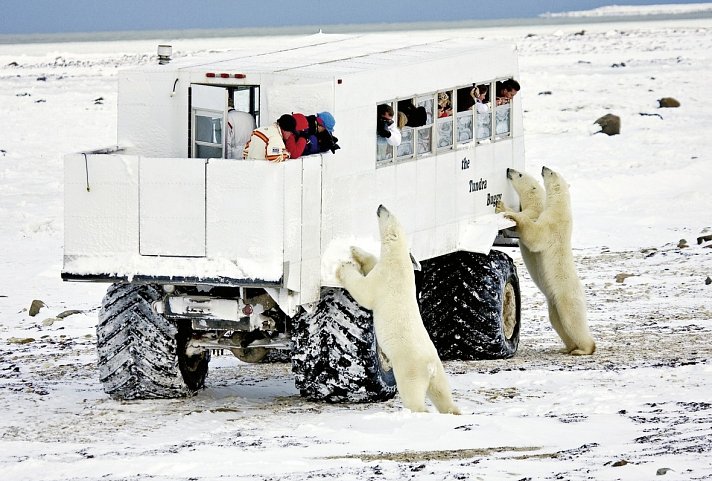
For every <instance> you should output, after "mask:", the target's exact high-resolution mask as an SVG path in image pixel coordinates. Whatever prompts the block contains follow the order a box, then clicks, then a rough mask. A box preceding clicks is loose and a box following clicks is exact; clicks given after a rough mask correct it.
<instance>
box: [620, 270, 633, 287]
mask: <svg viewBox="0 0 712 481" xmlns="http://www.w3.org/2000/svg"><path fill="white" fill-rule="evenodd" d="M634 276H635V274H628V273H626V272H621V273H620V274H616V282H617V283H618V284H623V282H624V281H625V280H626V279H627V278H629V277H634Z"/></svg>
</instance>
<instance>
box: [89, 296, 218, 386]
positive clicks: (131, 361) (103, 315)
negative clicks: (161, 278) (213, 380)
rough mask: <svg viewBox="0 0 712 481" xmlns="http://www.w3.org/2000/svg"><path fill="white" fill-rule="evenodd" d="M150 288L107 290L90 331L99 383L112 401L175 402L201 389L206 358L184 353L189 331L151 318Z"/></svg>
mask: <svg viewBox="0 0 712 481" xmlns="http://www.w3.org/2000/svg"><path fill="white" fill-rule="evenodd" d="M160 298H161V293H160V292H159V291H158V290H157V289H156V288H155V287H154V286H150V285H138V284H113V285H112V286H111V287H109V289H108V291H107V293H106V296H104V299H103V301H102V306H101V310H100V311H99V323H98V324H97V326H96V334H97V352H98V355H99V379H100V381H101V382H102V384H103V385H104V391H106V393H107V394H109V395H110V396H111V397H113V398H115V399H147V398H175V397H184V396H189V395H192V394H194V393H195V392H196V391H198V390H199V389H201V388H202V387H203V386H204V385H205V377H206V375H207V373H208V362H209V360H210V354H209V352H203V353H201V354H197V355H194V356H190V357H189V356H188V355H187V354H186V353H185V347H186V345H187V343H188V341H189V340H190V336H191V333H192V331H191V329H190V327H189V326H188V325H187V324H186V325H183V324H181V325H180V326H178V325H176V324H175V323H173V322H171V321H169V320H167V319H166V318H164V317H163V316H161V315H160V314H157V313H156V312H155V311H154V310H153V308H152V304H153V302H154V301H157V300H158V299H160Z"/></svg>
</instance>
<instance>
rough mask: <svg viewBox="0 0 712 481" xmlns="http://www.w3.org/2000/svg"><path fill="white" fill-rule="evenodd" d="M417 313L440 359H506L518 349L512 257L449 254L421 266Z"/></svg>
mask: <svg viewBox="0 0 712 481" xmlns="http://www.w3.org/2000/svg"><path fill="white" fill-rule="evenodd" d="M422 269H423V280H422V282H423V285H422V291H421V293H420V298H419V304H420V313H421V315H422V317H423V324H425V328H426V329H427V331H428V333H429V334H430V337H431V338H432V340H433V343H434V344H435V347H436V348H437V350H438V354H439V355H440V357H441V359H454V360H473V359H506V358H510V357H512V356H514V354H515V353H516V352H517V347H518V345H519V327H520V322H521V312H520V295H519V277H518V276H517V269H516V266H515V265H514V263H513V262H512V259H511V258H510V257H509V256H508V255H506V254H504V253H503V252H499V251H491V252H490V254H489V255H483V254H475V253H471V252H462V251H460V252H453V253H451V254H447V255H444V256H441V257H437V258H435V259H430V260H427V261H423V262H422Z"/></svg>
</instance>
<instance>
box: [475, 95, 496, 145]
mask: <svg viewBox="0 0 712 481" xmlns="http://www.w3.org/2000/svg"><path fill="white" fill-rule="evenodd" d="M491 92H492V84H491V83H481V84H477V85H475V88H474V93H473V96H474V98H475V106H474V110H475V118H476V125H477V141H478V142H483V141H486V140H490V139H491V137H492V102H491V101H490V98H491V96H490V93H491Z"/></svg>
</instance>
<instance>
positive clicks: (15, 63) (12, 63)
mask: <svg viewBox="0 0 712 481" xmlns="http://www.w3.org/2000/svg"><path fill="white" fill-rule="evenodd" d="M18 65H19V64H18V63H17V62H10V63H9V64H7V66H8V67H17V66H18Z"/></svg>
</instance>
